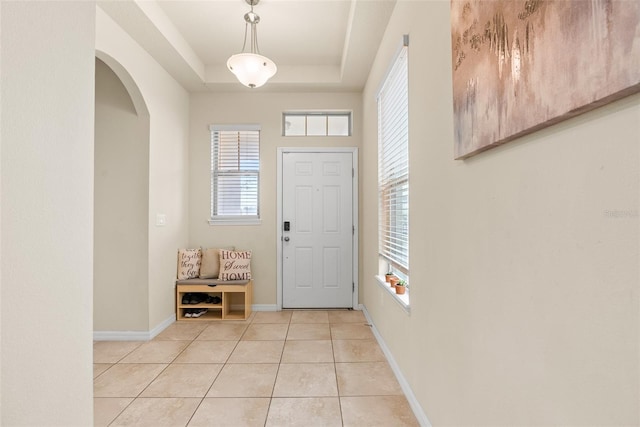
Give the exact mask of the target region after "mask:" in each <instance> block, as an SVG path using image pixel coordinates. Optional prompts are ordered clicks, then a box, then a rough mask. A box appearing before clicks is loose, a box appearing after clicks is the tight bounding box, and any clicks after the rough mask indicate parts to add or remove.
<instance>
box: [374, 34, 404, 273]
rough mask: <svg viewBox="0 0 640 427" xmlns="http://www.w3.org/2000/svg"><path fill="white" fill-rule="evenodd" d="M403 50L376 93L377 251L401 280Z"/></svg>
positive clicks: (402, 259)
mask: <svg viewBox="0 0 640 427" xmlns="http://www.w3.org/2000/svg"><path fill="white" fill-rule="evenodd" d="M407 51H408V49H407V46H406V43H405V45H404V46H403V47H402V49H401V51H400V53H399V54H398V56H397V58H396V60H395V62H394V63H393V65H392V67H391V69H390V71H389V74H388V75H387V78H386V80H385V81H384V84H383V86H382V88H381V89H380V92H379V93H378V197H379V216H378V226H379V230H378V241H379V249H378V251H379V255H380V257H381V259H382V260H384V261H386V264H387V265H388V266H389V268H390V269H391V270H392V271H393V272H394V273H395V274H396V275H398V276H399V277H400V278H402V279H405V280H406V279H408V276H409V134H408V130H409V126H408V123H409V97H408V86H409V84H408V71H407V53H408V52H407ZM384 264H385V263H382V265H384ZM386 272H387V271H382V272H381V274H384V273H386Z"/></svg>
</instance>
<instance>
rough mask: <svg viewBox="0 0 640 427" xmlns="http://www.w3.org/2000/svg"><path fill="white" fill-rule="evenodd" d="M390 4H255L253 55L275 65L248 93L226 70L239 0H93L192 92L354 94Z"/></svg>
mask: <svg viewBox="0 0 640 427" xmlns="http://www.w3.org/2000/svg"><path fill="white" fill-rule="evenodd" d="M395 1H396V0H261V1H260V2H259V4H258V5H256V6H254V12H255V13H257V14H258V15H259V16H260V23H259V24H258V42H259V48H260V53H261V54H262V55H264V56H267V57H269V58H270V59H271V60H273V61H274V62H275V63H276V65H277V66H278V72H277V73H276V75H275V76H274V77H273V78H272V79H271V80H270V81H269V82H268V83H267V84H266V85H265V86H263V87H261V88H258V89H248V88H245V87H244V86H242V85H241V84H240V83H238V81H237V80H236V79H235V77H234V75H233V74H231V72H230V71H229V70H228V69H227V67H226V62H227V59H228V58H229V57H230V56H231V55H233V54H235V53H239V52H240V51H241V50H242V43H243V38H244V31H245V23H244V14H245V13H246V12H248V11H249V10H250V6H249V5H248V4H247V3H246V1H245V0H206V1H196V0H170V1H169V0H121V1H113V0H106V1H98V4H99V7H101V8H102V9H103V10H104V11H105V12H106V13H107V14H108V15H110V16H111V18H113V19H114V20H115V21H116V22H117V23H118V24H119V25H120V26H121V27H122V28H123V29H124V30H125V31H127V32H128V33H129V34H130V35H131V36H132V37H133V38H134V39H135V40H136V41H137V42H138V43H139V44H140V45H141V46H142V47H143V48H144V49H145V50H146V51H147V52H149V53H150V54H151V55H152V56H153V57H154V58H155V59H156V61H158V63H160V64H161V65H162V66H163V67H164V68H165V69H166V70H167V71H168V72H169V73H170V74H171V75H172V76H173V77H174V78H175V79H176V80H177V81H178V82H180V83H181V84H182V85H183V86H184V87H185V88H186V89H187V90H189V91H191V92H198V91H237V90H255V91H325V90H332V91H361V90H362V88H363V86H364V84H365V82H366V78H367V75H368V71H369V69H370V67H371V64H372V62H373V59H374V57H375V55H376V52H377V48H378V45H379V43H380V40H381V39H382V35H383V33H384V31H385V28H386V26H387V23H388V21H389V17H390V16H391V13H392V11H393V7H394V6H395Z"/></svg>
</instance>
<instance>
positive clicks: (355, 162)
mask: <svg viewBox="0 0 640 427" xmlns="http://www.w3.org/2000/svg"><path fill="white" fill-rule="evenodd" d="M284 153H352V154H353V156H352V162H353V163H352V167H353V180H352V185H353V189H352V190H353V193H352V195H353V211H352V212H353V214H352V215H353V227H354V231H353V237H352V238H353V271H352V276H353V306H352V307H353V308H354V309H357V308H358V307H359V303H358V253H359V252H358V230H359V227H358V175H359V173H358V149H357V148H356V147H322V148H319V147H313V148H306V147H278V158H277V186H278V189H277V196H276V203H277V208H276V211H277V215H276V216H277V218H276V245H277V249H276V252H277V268H276V280H277V306H278V311H280V310H282V163H283V162H282V156H283V155H284Z"/></svg>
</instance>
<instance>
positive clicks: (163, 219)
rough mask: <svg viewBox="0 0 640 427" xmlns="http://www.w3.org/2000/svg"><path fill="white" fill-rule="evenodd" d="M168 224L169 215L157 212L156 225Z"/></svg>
mask: <svg viewBox="0 0 640 427" xmlns="http://www.w3.org/2000/svg"><path fill="white" fill-rule="evenodd" d="M165 225H167V216H166V215H165V214H156V226H157V227H164V226H165Z"/></svg>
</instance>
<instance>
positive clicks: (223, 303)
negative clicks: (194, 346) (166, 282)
mask: <svg viewBox="0 0 640 427" xmlns="http://www.w3.org/2000/svg"><path fill="white" fill-rule="evenodd" d="M185 294H200V295H203V296H205V297H207V296H210V297H218V298H220V302H219V303H215V304H214V303H211V302H206V301H205V302H200V303H198V304H185V303H183V298H184V296H185ZM233 294H241V295H242V296H243V303H242V308H241V309H238V307H237V306H233V307H232V306H231V299H232V298H231V297H232V295H233ZM252 303H253V280H236V281H220V280H217V279H187V280H178V281H176V319H177V320H180V321H182V320H184V321H202V320H245V319H247V318H249V315H250V314H251V304H252ZM198 309H207V312H206V313H205V314H203V315H201V316H199V317H186V316H185V314H187V313H189V312H191V311H193V310H198Z"/></svg>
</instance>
